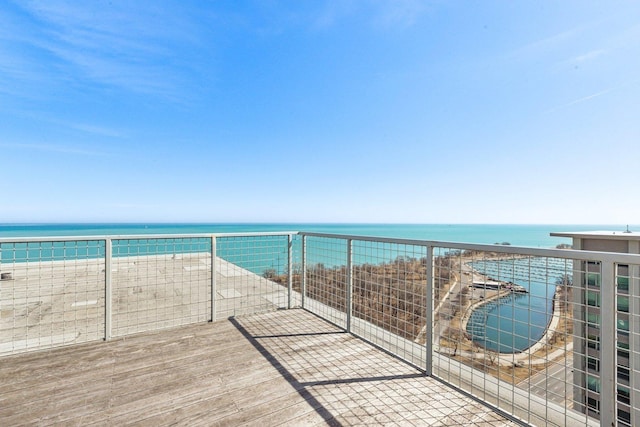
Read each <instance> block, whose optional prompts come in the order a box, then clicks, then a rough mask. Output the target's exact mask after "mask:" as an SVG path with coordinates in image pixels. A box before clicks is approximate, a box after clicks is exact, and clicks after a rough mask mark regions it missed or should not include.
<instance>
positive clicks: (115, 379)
mask: <svg viewBox="0 0 640 427" xmlns="http://www.w3.org/2000/svg"><path fill="white" fill-rule="evenodd" d="M0 384H1V385H2V386H1V387H0V425H1V426H13V425H78V426H80V425H82V426H87V425H118V426H120V425H131V424H135V425H150V426H154V427H156V426H163V425H189V426H193V425H206V426H209V425H225V426H226V425H231V426H236V425H257V426H261V427H265V426H272V425H295V426H297V425H326V424H329V425H367V426H370V425H420V426H422V425H429V426H459V425H473V426H506V425H515V423H513V422H512V421H509V420H507V419H505V418H503V417H502V416H501V415H500V414H498V413H495V412H493V411H491V410H490V409H489V408H487V407H485V406H483V405H481V404H479V403H478V402H476V401H474V400H472V399H470V398H468V397H466V396H464V395H462V394H460V393H458V392H456V391H454V390H453V389H451V388H449V387H447V386H445V385H443V384H442V383H440V382H438V381H436V380H434V379H432V378H428V377H425V376H424V375H422V374H421V373H420V372H419V371H417V370H415V369H413V368H412V367H410V366H408V365H406V364H404V363H402V362H400V361H398V360H396V359H394V358H392V357H391V356H389V355H387V354H385V353H384V352H381V351H379V350H377V349H375V348H374V347H372V346H370V345H368V344H366V343H364V342H363V341H361V340H359V339H356V338H354V337H352V336H350V335H348V334H346V333H344V332H342V331H341V330H340V329H338V328H336V327H334V326H332V325H330V324H329V323H327V322H325V321H323V320H321V319H319V318H317V317H315V316H314V315H312V314H310V313H308V312H306V311H303V310H286V311H278V312H272V313H267V314H261V315H253V316H247V317H240V318H234V319H231V320H225V321H220V322H216V323H208V324H199V325H194V326H188V327H182V328H178V329H173V330H168V331H162V332H159V333H148V334H141V335H136V336H132V337H127V338H123V339H118V340H113V341H110V342H106V343H93V344H83V345H79V346H74V347H68V348H63V349H59V350H52V351H48V352H37V353H30V354H22V355H17V356H10V357H5V358H2V359H0Z"/></svg>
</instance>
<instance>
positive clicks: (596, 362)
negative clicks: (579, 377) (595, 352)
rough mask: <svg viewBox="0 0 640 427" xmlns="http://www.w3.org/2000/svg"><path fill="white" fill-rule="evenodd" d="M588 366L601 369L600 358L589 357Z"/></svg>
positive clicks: (592, 368)
mask: <svg viewBox="0 0 640 427" xmlns="http://www.w3.org/2000/svg"><path fill="white" fill-rule="evenodd" d="M587 367H588V368H589V369H591V370H592V371H596V372H599V371H600V360H598V359H596V358H595V357H587Z"/></svg>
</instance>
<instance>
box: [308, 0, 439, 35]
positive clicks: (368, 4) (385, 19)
mask: <svg viewBox="0 0 640 427" xmlns="http://www.w3.org/2000/svg"><path fill="white" fill-rule="evenodd" d="M425 10H427V7H426V5H425V2H424V1H421V0H370V1H364V2H362V1H353V0H330V1H328V2H326V3H325V4H324V6H323V9H322V10H321V11H320V12H319V13H318V14H317V15H316V16H315V21H314V27H316V28H319V29H323V28H327V27H332V26H334V25H336V24H337V23H339V22H340V21H341V20H343V19H346V18H348V17H350V16H353V15H356V14H363V16H368V19H369V22H370V24H371V25H372V26H374V27H376V28H381V29H389V28H405V27H410V26H412V25H414V24H415V22H416V20H417V19H418V17H420V16H421V15H422V14H423V13H424V12H425Z"/></svg>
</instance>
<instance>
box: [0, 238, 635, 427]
mask: <svg viewBox="0 0 640 427" xmlns="http://www.w3.org/2000/svg"><path fill="white" fill-rule="evenodd" d="M212 260H213V261H214V262H212ZM639 265H640V256H637V255H623V254H610V253H599V252H585V251H571V250H543V249H531V248H516V247H509V246H493V245H471V244H461V243H451V242H430V241H416V240H399V239H386V238H370V237H363V236H338V235H324V234H315V233H293V232H292V233H282V234H278V233H261V234H247V235H233V234H225V235H207V236H203V235H186V236H100V237H90V238H78V237H68V238H44V239H43V238H37V239H35V238H25V239H13V238H12V239H0V274H1V276H0V277H2V280H1V281H0V355H1V357H2V363H1V364H0V381H2V384H3V387H2V390H0V402H2V404H1V405H0V424H1V425H15V424H43V425H48V424H78V425H90V424H110V425H120V424H127V423H129V424H155V425H166V424H175V423H178V424H184V425H187V424H188V425H198V424H202V425H216V424H218V425H239V424H260V425H276V424H277V425H282V424H285V425H286V424H289V425H300V424H311V425H313V424H330V425H353V424H366V425H374V424H384V425H388V424H398V425H412V424H413V425H515V424H517V423H522V424H532V425H611V422H617V423H618V424H619V425H625V423H626V424H628V425H633V424H632V423H633V422H634V421H635V419H636V418H634V417H636V416H637V415H636V414H635V412H636V406H637V404H636V403H635V402H637V399H636V398H635V393H636V390H635V388H634V387H633V384H634V383H633V381H634V378H635V377H636V376H637V374H638V373H637V371H635V370H634V369H633V368H631V369H630V375H629V376H630V381H625V384H618V381H619V379H618V378H616V377H617V375H616V372H617V365H618V364H620V360H618V358H617V350H616V336H617V333H616V318H617V314H616V313H617V312H616V310H615V308H616V307H617V306H618V305H617V303H616V300H617V296H618V295H617V294H618V292H617V291H616V287H615V286H613V284H614V283H617V282H619V281H620V277H619V276H620V274H619V272H620V271H624V274H625V281H626V282H627V283H628V284H629V292H628V293H627V291H626V290H625V291H624V292H623V293H621V296H622V295H624V297H625V298H628V299H629V304H628V313H627V312H625V315H628V317H629V318H630V319H633V318H635V317H634V316H636V314H635V313H634V311H633V310H634V308H635V307H636V304H634V303H635V302H636V301H635V300H636V297H634V296H633V295H639V294H640V293H638V292H635V287H637V286H638V283H640V280H639V274H638V266H639ZM618 266H624V269H620V268H618ZM587 270H588V271H587ZM594 270H597V271H595V272H594ZM587 273H588V274H587ZM593 274H597V275H598V276H597V277H598V280H599V281H600V283H601V286H600V287H599V292H600V296H599V298H598V305H599V307H598V309H599V310H600V313H601V315H600V319H599V322H600V324H599V325H598V326H599V330H600V331H610V332H611V333H602V334H601V335H600V337H598V341H597V342H598V347H597V350H596V351H593V349H592V348H591V346H590V343H591V342H592V341H593V340H592V339H591V338H590V335H589V334H590V332H588V331H589V330H590V328H589V327H588V316H587V314H588V313H589V310H591V307H592V306H590V305H588V304H587V297H586V295H587V291H586V289H587V288H589V292H593V289H592V287H588V286H587V282H588V279H587V278H588V277H592V276H593ZM607 284H611V286H607ZM606 307H613V309H611V310H607V309H606ZM625 309H626V306H625ZM634 323H635V322H629V324H630V331H628V332H626V331H625V333H627V334H628V335H625V339H626V338H628V342H633V340H634V339H635V338H634V337H635V336H637V334H638V331H637V330H634V328H635V327H636V326H635V324H634ZM587 332H588V333H587ZM610 344H612V345H611V346H610V347H609V346H608V345H610ZM594 358H595V360H597V364H595V363H593V361H594ZM630 359H633V352H632V353H631V356H630ZM630 359H629V360H630ZM626 365H629V361H627V363H626ZM594 366H597V369H596V371H597V372H596V371H594ZM630 384H631V387H630ZM621 393H622V394H624V396H623V395H622V394H621ZM34 403H36V404H35V405H34ZM625 414H629V415H628V417H627V416H626V415H625ZM627 420H628V421H627Z"/></svg>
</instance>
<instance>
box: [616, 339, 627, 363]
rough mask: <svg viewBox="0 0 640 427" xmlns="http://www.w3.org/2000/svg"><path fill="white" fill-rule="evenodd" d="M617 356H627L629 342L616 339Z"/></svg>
mask: <svg viewBox="0 0 640 427" xmlns="http://www.w3.org/2000/svg"><path fill="white" fill-rule="evenodd" d="M618 356H620V357H624V358H627V359H628V358H629V343H627V342H622V341H618Z"/></svg>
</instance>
